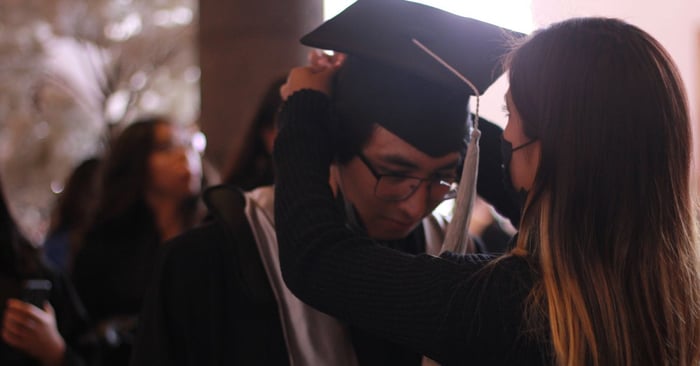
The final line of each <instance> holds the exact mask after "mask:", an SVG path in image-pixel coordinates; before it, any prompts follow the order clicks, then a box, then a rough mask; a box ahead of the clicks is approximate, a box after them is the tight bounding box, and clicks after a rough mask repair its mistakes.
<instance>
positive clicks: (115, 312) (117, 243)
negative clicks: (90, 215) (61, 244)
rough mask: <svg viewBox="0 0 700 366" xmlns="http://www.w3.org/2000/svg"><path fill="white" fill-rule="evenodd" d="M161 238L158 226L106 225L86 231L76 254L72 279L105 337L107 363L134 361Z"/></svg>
mask: <svg viewBox="0 0 700 366" xmlns="http://www.w3.org/2000/svg"><path fill="white" fill-rule="evenodd" d="M153 227H155V226H153ZM159 242H160V238H159V236H158V234H157V233H156V232H155V231H153V230H135V229H134V228H133V227H129V226H120V225H115V224H113V225H105V226H100V227H98V229H96V230H93V231H91V232H90V233H89V234H88V235H87V236H86V239H85V245H84V246H83V248H82V249H81V251H80V252H79V253H78V255H77V257H76V261H75V267H74V270H73V280H74V283H75V286H76V289H77V290H78V294H79V295H80V297H81V299H82V300H83V303H84V304H85V307H86V308H87V311H88V313H89V314H90V317H91V318H92V319H93V320H94V323H93V326H94V328H95V331H96V333H97V334H98V336H99V337H100V339H101V344H102V347H100V350H101V353H102V355H101V357H100V358H101V359H102V365H120V366H123V365H126V364H128V362H129V357H130V353H131V347H132V345H133V341H134V340H133V338H134V330H135V326H136V324H137V317H138V314H139V312H140V311H141V306H142V302H143V298H144V296H145V294H146V291H147V286H148V283H149V281H150V279H151V277H152V276H153V269H154V267H155V264H156V261H157V253H158V250H159Z"/></svg>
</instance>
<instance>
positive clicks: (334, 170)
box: [328, 162, 341, 196]
mask: <svg viewBox="0 0 700 366" xmlns="http://www.w3.org/2000/svg"><path fill="white" fill-rule="evenodd" d="M328 169H329V170H330V175H329V179H328V185H330V186H331V190H332V191H333V196H337V195H338V190H339V189H341V187H340V182H341V180H340V172H339V171H338V169H339V166H338V163H335V162H333V163H331V165H330V167H329V168H328Z"/></svg>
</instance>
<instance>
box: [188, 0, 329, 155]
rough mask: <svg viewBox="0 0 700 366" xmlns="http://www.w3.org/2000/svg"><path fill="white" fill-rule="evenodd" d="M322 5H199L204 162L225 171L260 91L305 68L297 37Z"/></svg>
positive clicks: (298, 0)
mask: <svg viewBox="0 0 700 366" xmlns="http://www.w3.org/2000/svg"><path fill="white" fill-rule="evenodd" d="M322 6H323V4H322V0H284V1H279V0H230V1H218V0H200V4H199V17H200V18H199V27H200V29H199V63H200V67H201V71H202V74H201V98H202V100H201V108H202V111H201V118H200V124H201V128H202V130H203V132H204V133H205V134H206V136H207V139H208V147H207V154H206V157H207V159H208V160H209V161H210V162H211V163H212V164H213V165H214V166H215V167H216V168H219V169H225V168H226V167H227V165H228V163H229V161H230V160H231V159H232V157H233V154H236V153H237V152H238V149H239V148H240V146H241V144H242V138H243V136H244V135H245V133H246V132H247V130H248V127H249V125H250V121H251V119H252V118H253V115H254V113H255V109H256V107H257V104H258V102H259V101H260V98H262V94H263V92H264V89H265V88H266V87H267V85H268V83H270V82H271V80H272V79H273V78H275V77H277V76H279V75H284V74H286V73H287V71H288V70H289V69H290V68H292V67H294V66H297V65H303V64H305V63H306V54H307V52H308V50H309V49H308V48H306V47H303V46H301V44H300V43H299V38H300V37H301V36H302V35H304V34H305V33H307V32H309V31H310V30H312V29H314V28H315V27H316V26H318V25H319V24H321V22H322V21H323V19H322V18H323V8H322Z"/></svg>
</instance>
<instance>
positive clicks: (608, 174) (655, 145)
mask: <svg viewBox="0 0 700 366" xmlns="http://www.w3.org/2000/svg"><path fill="white" fill-rule="evenodd" d="M507 64H508V66H509V69H510V93H511V97H512V100H513V104H514V105H515V108H517V110H518V112H519V113H520V115H521V117H522V123H523V126H524V129H525V133H526V134H527V135H528V136H529V137H531V138H536V139H538V140H539V141H540V144H541V157H540V164H539V168H538V171H537V176H536V178H535V182H534V185H533V187H532V189H531V191H530V194H529V196H528V202H527V204H526V207H525V209H524V212H523V217H522V221H521V228H520V235H519V238H518V242H517V249H516V251H515V252H514V253H521V254H522V253H525V255H528V256H530V258H531V260H532V262H533V263H534V265H535V267H536V270H537V272H538V273H539V281H538V283H537V285H536V286H535V288H534V289H533V291H532V293H531V297H530V303H529V310H530V311H529V319H530V320H531V321H534V322H535V323H537V322H542V321H547V322H548V324H549V334H546V336H547V337H548V338H551V343H552V347H553V348H552V351H553V354H554V356H555V359H556V362H557V364H559V365H697V364H698V362H700V291H699V288H700V276H699V269H698V268H699V267H698V239H697V235H698V233H697V228H696V225H697V222H696V215H695V205H694V194H691V184H690V182H691V180H690V179H691V177H690V174H691V151H692V141H691V139H692V138H691V136H692V135H691V128H690V122H689V114H688V108H687V105H686V95H685V92H684V90H683V86H682V82H681V79H680V77H679V76H678V72H677V70H676V67H675V65H674V64H673V61H672V60H671V59H670V57H669V56H668V54H667V53H666V51H665V50H664V49H663V47H662V46H661V45H660V44H659V43H658V42H657V41H656V40H654V39H653V38H652V37H651V36H649V35H648V34H647V33H645V32H644V31H642V30H640V29H639V28H637V27H634V26H632V25H629V24H627V23H624V22H622V21H619V20H614V19H603V18H585V19H584V18H582V19H572V20H568V21H565V22H562V23H558V24H555V25H553V26H551V27H549V28H547V29H545V30H543V31H540V32H538V33H536V34H534V35H533V36H532V38H531V39H530V40H528V41H527V42H526V43H524V44H523V45H522V46H521V47H519V48H517V49H516V50H515V51H514V52H513V53H512V55H511V56H510V58H509V59H508V60H507ZM540 324H541V323H540Z"/></svg>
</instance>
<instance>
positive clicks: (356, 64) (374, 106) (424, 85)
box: [301, 0, 520, 156]
mask: <svg viewBox="0 0 700 366" xmlns="http://www.w3.org/2000/svg"><path fill="white" fill-rule="evenodd" d="M518 36H520V34H518V33H515V32H511V31H508V30H506V29H504V28H501V27H497V26H495V25H492V24H488V23H484V22H481V21H478V20H475V19H470V18H465V17H461V16H458V15H455V14H452V13H449V12H446V11H442V10H439V9H436V8H433V7H430V6H426V5H422V4H418V3H413V2H409V1H404V0H359V1H357V2H356V3H354V4H353V5H351V6H349V7H348V8H347V9H345V10H344V11H343V12H341V13H340V14H339V15H337V16H336V17H334V18H332V19H330V20H328V21H327V22H325V23H323V24H321V25H320V26H319V27H318V28H316V29H315V30H314V31H312V32H311V33H309V34H307V35H306V36H304V37H303V38H302V39H301V42H302V43H303V44H305V45H307V46H312V47H316V48H320V49H327V50H334V51H338V52H342V53H345V54H347V55H348V57H347V59H346V62H345V63H344V65H343V67H342V68H341V69H340V70H339V71H338V73H337V76H336V83H335V85H334V91H333V99H334V106H335V109H336V111H337V113H338V116H339V120H340V124H341V125H343V124H345V125H346V126H340V129H341V130H342V129H347V128H350V129H351V128H352V126H351V125H352V124H361V123H375V122H376V123H378V124H379V125H381V126H383V127H384V128H386V129H387V130H389V131H391V132H393V133H394V134H396V135H398V136H399V137H401V138H402V139H404V140H405V141H407V142H409V143H410V144H411V145H413V146H415V147H416V148H418V149H420V150H422V151H423V152H425V153H427V154H429V155H431V156H442V155H444V154H446V153H449V152H451V151H456V150H463V149H464V146H465V145H464V138H465V136H466V132H467V126H466V121H467V108H468V107H467V104H468V100H469V99H468V98H469V95H471V94H473V92H472V91H471V90H470V88H469V87H468V86H467V85H465V84H464V83H463V82H462V81H461V80H459V79H458V78H457V77H456V76H455V75H454V74H452V73H451V72H450V71H449V70H447V69H446V68H445V67H444V66H443V65H441V64H440V63H438V62H437V61H436V60H435V59H433V58H432V57H431V56H429V55H428V54H427V53H425V52H424V51H423V50H421V49H420V48H419V47H418V46H417V45H416V44H415V43H414V42H413V39H416V40H418V41H420V42H421V43H423V44H424V45H425V46H427V47H428V48H430V49H431V50H432V51H433V52H434V53H435V54H437V55H439V56H440V57H441V58H442V59H443V60H445V61H446V62H447V63H448V64H450V65H452V66H453V67H454V68H455V69H456V70H457V71H459V72H460V73H462V74H463V75H465V76H466V77H467V78H468V79H469V80H471V82H472V83H473V84H474V85H475V86H476V88H477V89H478V90H479V92H480V93H483V92H484V90H486V88H488V86H489V85H491V83H492V82H493V81H494V80H495V79H496V78H497V77H498V76H500V74H501V73H502V69H501V63H500V61H501V57H502V56H503V54H505V53H506V51H507V49H508V47H509V40H510V39H512V38H514V37H518Z"/></svg>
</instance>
